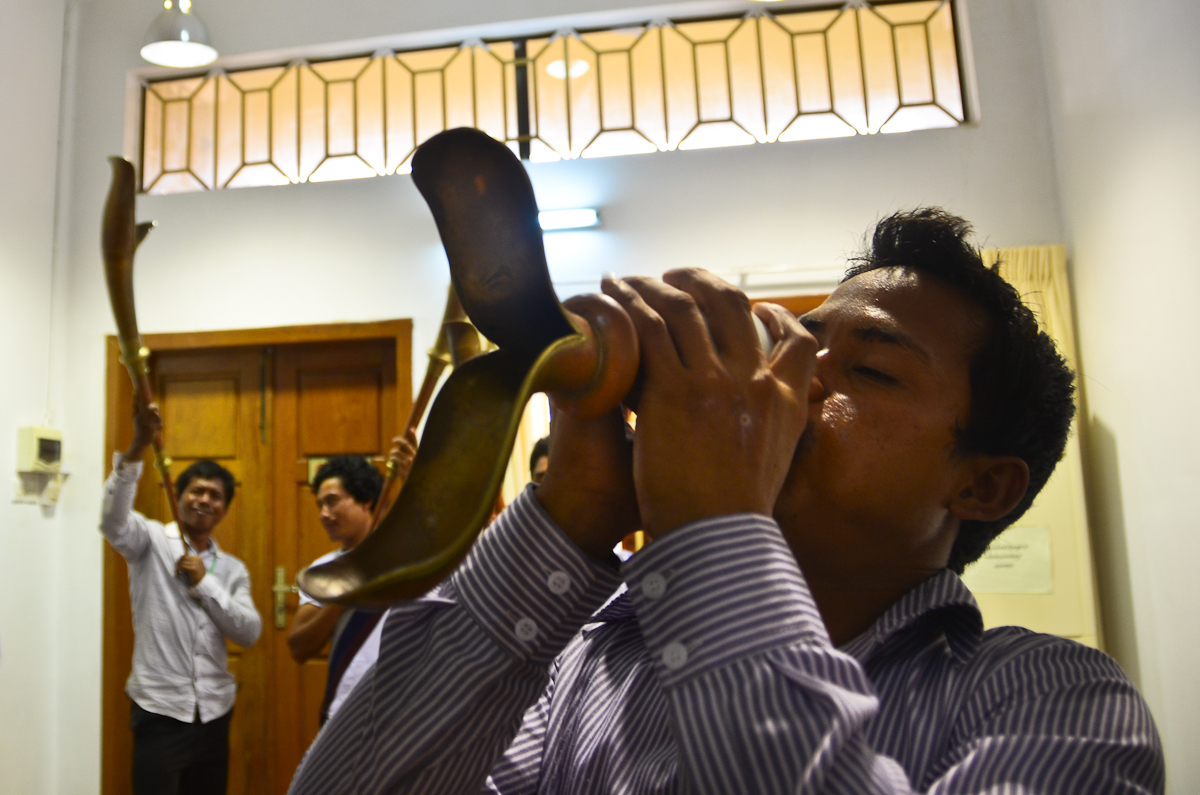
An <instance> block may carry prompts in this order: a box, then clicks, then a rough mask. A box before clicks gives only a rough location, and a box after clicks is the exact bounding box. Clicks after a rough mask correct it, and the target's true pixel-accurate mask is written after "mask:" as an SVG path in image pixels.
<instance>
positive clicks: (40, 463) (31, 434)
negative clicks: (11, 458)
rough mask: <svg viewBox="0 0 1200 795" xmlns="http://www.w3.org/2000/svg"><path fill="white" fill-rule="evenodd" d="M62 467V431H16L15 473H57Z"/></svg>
mask: <svg viewBox="0 0 1200 795" xmlns="http://www.w3.org/2000/svg"><path fill="white" fill-rule="evenodd" d="M61 467H62V431H57V430H55V429H54V428H38V427H25V428H18V429H17V471H18V472H50V473H55V472H58V471H59V470H60V469H61Z"/></svg>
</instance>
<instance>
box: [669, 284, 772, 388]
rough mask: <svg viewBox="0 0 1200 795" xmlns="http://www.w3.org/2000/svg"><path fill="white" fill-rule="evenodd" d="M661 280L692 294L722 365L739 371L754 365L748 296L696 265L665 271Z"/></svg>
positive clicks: (754, 335) (757, 360)
mask: <svg viewBox="0 0 1200 795" xmlns="http://www.w3.org/2000/svg"><path fill="white" fill-rule="evenodd" d="M663 281H664V282H666V283H667V284H669V285H671V286H672V287H675V288H676V289H678V290H681V291H683V292H685V293H687V294H688V295H690V296H691V297H692V300H693V301H695V302H696V307H697V308H698V310H699V312H700V314H701V315H702V317H703V318H704V321H705V322H706V328H707V331H708V333H709V336H710V337H711V338H712V341H713V344H714V345H715V346H716V350H717V352H718V353H719V354H720V356H721V359H722V360H723V361H725V362H726V366H727V367H729V366H730V365H732V368H731V369H733V370H735V371H736V372H739V373H749V372H752V371H753V370H755V369H756V368H758V367H759V366H760V365H761V363H762V359H761V358H760V357H759V355H758V351H759V345H758V333H757V332H756V330H755V328H754V321H753V320H751V318H750V299H749V298H747V297H746V294H745V293H743V292H742V291H741V290H739V289H737V288H736V287H734V286H733V285H732V284H730V283H729V282H727V281H725V280H724V279H721V278H720V277H718V276H715V275H713V274H711V273H709V272H708V271H705V270H701V269H699V268H683V269H680V270H672V271H667V272H666V273H664V274H663Z"/></svg>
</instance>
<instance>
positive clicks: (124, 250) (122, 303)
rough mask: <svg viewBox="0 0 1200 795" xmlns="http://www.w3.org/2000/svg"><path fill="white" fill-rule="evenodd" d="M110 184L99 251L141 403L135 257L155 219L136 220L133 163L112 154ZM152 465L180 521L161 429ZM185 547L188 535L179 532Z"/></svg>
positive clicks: (142, 358) (143, 382)
mask: <svg viewBox="0 0 1200 795" xmlns="http://www.w3.org/2000/svg"><path fill="white" fill-rule="evenodd" d="M108 162H109V163H111V164H112V184H111V185H110V186H109V189H108V198H107V199H106V200H105V202H104V220H103V223H102V226H101V229H100V251H101V253H102V254H103V256H104V276H105V279H106V281H107V282H108V300H109V302H110V303H111V304H112V310H113V319H114V320H115V321H116V323H117V342H118V344H119V345H120V347H121V364H123V365H125V369H127V370H128V371H129V377H130V378H131V379H133V394H134V399H135V400H136V401H137V403H138V405H139V406H146V405H148V404H150V403H151V402H153V400H154V394H153V392H152V391H151V389H150V350H149V349H148V348H147V347H145V346H144V345H142V335H141V333H140V332H139V331H138V324H137V311H136V308H135V306H134V303H133V255H134V252H136V251H137V247H138V246H139V245H141V242H142V241H143V240H145V239H146V235H148V234H149V233H150V230H151V229H153V228H154V222H153V221H147V222H144V223H140V224H139V223H136V222H135V220H134V200H135V196H136V193H137V189H136V184H135V183H136V178H135V176H134V172H133V164H132V163H130V162H129V161H128V160H126V159H125V158H123V157H115V156H114V157H110V158H109V159H108ZM152 446H153V448H154V466H155V467H156V468H157V469H158V474H159V477H161V478H162V484H163V488H164V489H165V490H166V492H167V504H168V505H169V506H170V508H171V518H172V519H174V520H175V522H176V524H178V522H179V500H178V498H177V497H176V495H175V488H174V486H173V485H172V483H171V459H170V458H167V456H166V454H165V453H164V452H163V443H162V433H161V432H159V433H156V434H155V435H154V439H153V442H152ZM180 537H181V538H183V539H184V541H183V543H184V545H185V546H186V545H187V543H188V542H187V534H186V533H181V534H180Z"/></svg>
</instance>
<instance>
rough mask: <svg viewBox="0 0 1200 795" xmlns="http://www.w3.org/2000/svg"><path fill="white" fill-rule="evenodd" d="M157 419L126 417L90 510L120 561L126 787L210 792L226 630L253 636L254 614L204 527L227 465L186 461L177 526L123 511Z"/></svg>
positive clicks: (216, 512)
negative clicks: (130, 633)
mask: <svg viewBox="0 0 1200 795" xmlns="http://www.w3.org/2000/svg"><path fill="white" fill-rule="evenodd" d="M161 427H162V418H161V416H160V414H159V411H158V408H157V407H156V406H153V405H151V406H150V407H148V408H147V409H145V410H142V411H139V412H138V413H137V415H136V416H135V418H134V438H133V442H132V443H131V444H130V446H129V449H128V450H126V451H125V452H124V453H117V454H116V455H115V456H114V457H113V472H112V474H111V475H110V476H109V478H108V481H107V482H106V483H105V494H104V508H103V512H102V515H101V519H100V529H101V531H102V532H103V533H104V537H105V538H106V539H107V540H108V543H109V544H111V545H112V547H113V549H115V550H117V551H118V552H120V553H121V555H122V556H123V557H124V558H125V560H126V562H127V563H128V564H129V595H130V600H131V602H132V606H133V628H134V645H133V670H132V671H131V672H130V674H129V681H128V682H127V683H126V686H125V692H126V693H127V694H128V695H129V698H130V699H131V700H132V702H133V705H132V713H133V714H132V720H131V721H130V727H131V728H132V729H133V736H134V745H133V748H134V751H133V791H134V794H135V795H160V794H161V793H167V794H169V795H174V794H175V793H180V792H187V793H197V794H198V795H210V794H212V793H217V794H220V793H224V792H225V784H226V779H227V775H228V766H229V720H230V717H231V716H232V713H233V701H234V696H235V695H236V693H237V683H236V681H235V680H234V677H233V675H232V674H231V673H230V672H229V664H228V659H227V657H226V651H225V639H226V638H228V639H229V640H232V641H233V642H234V643H237V644H238V645H240V646H245V647H248V646H252V645H254V643H255V642H256V641H257V640H258V636H259V633H260V632H261V631H262V619H261V618H260V617H259V614H258V611H257V610H256V609H255V607H254V602H253V601H252V600H251V598H250V576H249V573H248V572H247V571H246V566H245V564H243V563H242V561H240V560H238V559H237V558H235V557H233V556H232V555H230V554H229V553H227V552H224V551H223V550H221V549H220V548H219V547H218V545H217V542H216V540H215V539H213V538H212V532H213V530H214V529H215V528H216V526H217V525H218V524H219V523H220V521H221V519H223V518H224V517H225V513H226V511H228V509H229V503H230V502H231V501H232V500H233V494H234V481H233V475H231V474H230V473H229V471H228V470H227V469H225V468H224V467H222V466H220V465H219V464H217V463H215V462H212V461H197V462H196V463H194V464H192V465H191V466H190V467H188V468H187V469H186V470H184V471H183V473H182V474H180V476H179V478H178V480H176V482H175V490H176V493H177V495H178V497H179V525H176V524H175V523H174V522H172V523H171V524H168V525H165V526H164V525H163V524H162V523H161V522H158V521H155V520H153V519H148V518H146V517H145V516H142V515H141V514H140V513H138V512H136V511H134V510H133V501H134V497H135V496H136V495H137V483H138V478H139V477H141V474H142V456H143V454H144V453H145V451H146V446H147V445H148V444H149V443H150V440H151V439H152V438H153V437H154V434H155V433H156V432H157V431H158V429H159V428H161ZM181 531H182V532H181ZM185 539H186V543H185Z"/></svg>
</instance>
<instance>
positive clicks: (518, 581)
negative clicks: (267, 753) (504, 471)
mask: <svg viewBox="0 0 1200 795" xmlns="http://www.w3.org/2000/svg"><path fill="white" fill-rule="evenodd" d="M618 584H619V577H618V575H617V572H616V569H615V568H609V567H607V566H605V565H604V564H600V563H595V562H592V561H590V560H589V559H588V558H587V557H586V556H585V555H583V554H582V553H581V552H580V551H579V549H578V548H577V547H575V545H574V544H572V543H571V542H570V541H569V540H568V539H567V538H566V537H564V536H563V535H562V533H561V532H559V531H558V530H557V529H556V528H555V527H554V525H553V523H552V522H551V521H550V520H549V518H548V517H547V516H546V514H545V512H544V511H542V509H541V507H540V506H539V505H538V504H537V502H536V500H535V499H534V498H533V496H532V493H531V492H529V491H527V492H525V493H524V494H522V495H521V496H520V497H518V499H517V500H516V501H514V503H513V504H512V505H510V506H509V508H508V510H506V511H505V513H504V514H503V515H501V517H500V518H499V519H498V520H497V521H496V523H495V524H494V525H492V527H491V528H489V530H488V531H487V532H486V533H484V534H483V535H482V536H480V539H479V541H478V542H477V543H476V544H475V547H474V548H473V549H472V550H471V552H470V554H469V555H468V556H467V558H466V560H464V562H463V564H462V565H461V566H460V567H459V569H458V570H457V571H456V572H455V573H454V575H453V577H452V578H451V580H450V581H449V582H448V583H446V584H444V585H443V586H441V587H439V588H438V589H435V590H434V591H433V592H431V593H430V594H427V595H426V596H424V597H422V598H421V599H419V600H417V601H415V602H411V603H408V604H403V605H398V606H396V607H393V608H392V611H391V614H390V616H389V617H388V619H387V624H386V625H385V627H384V630H383V637H382V640H381V642H380V648H379V660H378V662H377V663H376V666H375V668H374V670H373V671H372V672H371V673H368V674H367V675H366V676H365V677H364V678H363V679H362V680H361V681H360V682H359V683H358V685H357V686H356V687H355V689H354V692H353V693H352V694H351V696H350V698H349V699H348V700H347V702H346V704H345V706H343V707H342V709H341V710H340V711H339V712H337V713H336V714H335V715H334V716H333V718H332V719H330V721H329V723H327V724H326V725H325V727H324V729H322V731H321V734H320V735H319V736H318V737H317V740H316V742H315V743H314V744H313V746H312V748H311V749H309V753H308V755H307V756H306V757H305V760H304V762H303V764H302V765H301V766H300V769H299V770H298V771H297V774H296V778H295V780H294V781H293V782H292V788H291V792H292V793H295V795H309V794H310V793H312V794H314V795H315V794H316V793H327V792H333V791H339V792H353V793H359V794H360V795H367V793H371V794H372V795H373V794H374V793H407V792H414V793H416V792H437V793H446V794H447V795H450V794H452V793H470V794H471V795H475V793H478V792H479V791H480V789H481V788H482V786H483V783H484V781H485V779H486V778H487V775H488V773H489V772H490V771H491V769H492V767H493V766H494V765H495V763H496V761H497V760H498V759H499V758H500V757H501V756H502V755H503V754H504V751H505V749H507V747H508V745H509V743H511V741H512V738H513V736H514V735H515V734H516V731H517V729H518V727H519V726H520V723H521V717H522V715H523V714H524V713H525V710H526V709H528V708H529V706H530V705H532V704H533V703H534V702H535V701H536V700H537V698H538V697H539V696H540V695H541V693H542V691H543V690H544V689H545V687H546V683H547V681H548V678H549V666H550V663H551V661H552V660H553V659H554V657H555V656H557V654H558V653H559V652H560V651H561V650H562V649H563V648H564V647H565V646H566V644H567V642H568V641H569V640H570V639H571V637H573V636H574V634H575V633H576V632H577V631H578V630H579V628H580V627H581V626H583V623H584V622H585V621H586V620H587V618H588V617H589V616H590V615H591V613H592V612H593V611H594V610H595V609H596V608H597V607H599V606H600V605H601V604H602V603H603V602H604V600H605V599H606V598H607V597H608V596H609V595H610V594H611V593H612V591H613V590H615V589H616V587H617V585H618Z"/></svg>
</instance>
